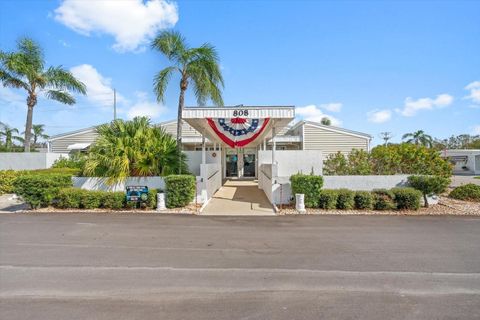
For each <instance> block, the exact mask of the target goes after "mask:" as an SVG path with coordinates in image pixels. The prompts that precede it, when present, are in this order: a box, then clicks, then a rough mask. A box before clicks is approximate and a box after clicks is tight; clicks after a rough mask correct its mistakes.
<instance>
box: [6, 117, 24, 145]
mask: <svg viewBox="0 0 480 320" xmlns="http://www.w3.org/2000/svg"><path fill="white" fill-rule="evenodd" d="M15 134H18V129H17V128H12V127H10V126H9V125H8V124H6V123H3V122H0V136H4V137H5V149H6V150H10V149H11V148H12V147H13V141H18V142H21V143H23V139H22V138H21V137H19V136H16V135H15Z"/></svg>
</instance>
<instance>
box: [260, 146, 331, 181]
mask: <svg viewBox="0 0 480 320" xmlns="http://www.w3.org/2000/svg"><path fill="white" fill-rule="evenodd" d="M275 161H276V162H277V164H278V176H279V177H283V176H285V177H286V176H288V177H289V176H291V175H292V174H296V173H299V172H301V173H305V174H310V173H311V172H312V168H313V172H314V174H316V175H321V174H322V168H323V158H322V151H320V150H275ZM262 163H272V151H271V150H265V151H262V150H260V151H258V165H259V167H260V165H261V164H262Z"/></svg>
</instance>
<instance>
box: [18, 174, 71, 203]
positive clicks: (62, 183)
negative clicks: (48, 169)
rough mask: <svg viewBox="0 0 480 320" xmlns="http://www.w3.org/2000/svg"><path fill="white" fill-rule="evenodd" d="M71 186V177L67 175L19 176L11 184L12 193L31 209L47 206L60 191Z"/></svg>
mask: <svg viewBox="0 0 480 320" xmlns="http://www.w3.org/2000/svg"><path fill="white" fill-rule="evenodd" d="M71 186H72V176H71V175H67V174H48V175H21V176H18V177H17V178H15V180H14V182H13V190H14V192H15V193H16V194H17V195H19V196H21V197H22V198H23V200H24V201H25V202H26V203H28V204H29V205H30V206H31V207H32V208H39V207H46V206H49V205H50V204H52V203H53V201H54V199H56V198H57V197H58V194H59V192H60V190H61V189H63V188H68V187H71Z"/></svg>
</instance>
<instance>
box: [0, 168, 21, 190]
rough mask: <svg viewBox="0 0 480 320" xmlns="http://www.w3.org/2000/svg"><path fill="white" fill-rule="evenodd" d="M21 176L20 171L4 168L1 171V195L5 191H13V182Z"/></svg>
mask: <svg viewBox="0 0 480 320" xmlns="http://www.w3.org/2000/svg"><path fill="white" fill-rule="evenodd" d="M18 176H19V173H18V171H13V170H2V171H0V195H1V194H4V193H13V192H14V187H13V182H14V181H15V179H16V178H17V177H18Z"/></svg>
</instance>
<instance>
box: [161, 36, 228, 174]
mask: <svg viewBox="0 0 480 320" xmlns="http://www.w3.org/2000/svg"><path fill="white" fill-rule="evenodd" d="M152 48H153V49H155V50H158V51H159V52H160V53H162V54H163V55H164V56H166V57H167V59H168V60H169V61H170V62H171V63H172V64H171V65H170V66H168V67H166V68H164V69H162V70H161V71H160V72H158V73H157V75H156V76H155V78H154V92H155V94H156V96H157V101H158V102H163V101H164V99H165V91H166V88H167V85H168V83H169V81H170V79H171V77H172V75H173V74H174V73H177V72H178V73H179V74H180V96H179V99H178V117H177V147H178V149H179V150H180V148H181V137H182V110H183V107H184V105H185V92H186V91H187V89H188V85H189V84H190V83H191V84H192V85H193V91H194V94H195V97H196V98H197V103H198V104H199V105H204V104H205V103H206V102H207V100H208V99H210V100H212V102H213V103H214V104H216V105H218V106H222V105H223V99H222V93H221V88H223V85H224V83H223V77H222V73H221V72H220V65H219V58H218V54H217V51H216V49H215V47H214V46H212V45H211V44H209V43H204V44H203V45H202V46H200V47H198V48H190V47H189V46H188V45H187V43H186V40H185V38H184V37H183V36H182V35H181V34H180V33H178V32H176V31H163V32H161V33H160V34H158V35H157V37H156V38H155V39H154V40H153V42H152ZM179 154H180V153H179ZM181 167H182V166H181V165H179V166H178V169H181ZM180 173H181V172H180Z"/></svg>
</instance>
